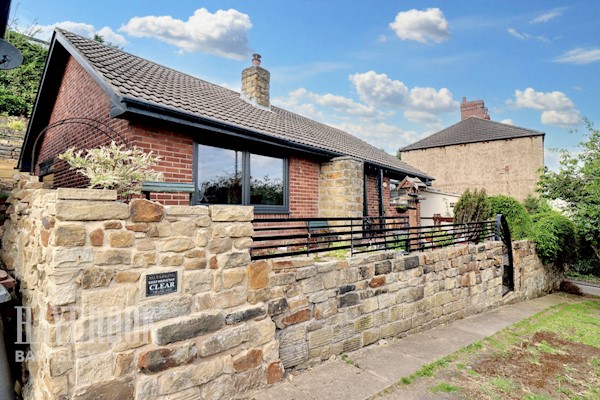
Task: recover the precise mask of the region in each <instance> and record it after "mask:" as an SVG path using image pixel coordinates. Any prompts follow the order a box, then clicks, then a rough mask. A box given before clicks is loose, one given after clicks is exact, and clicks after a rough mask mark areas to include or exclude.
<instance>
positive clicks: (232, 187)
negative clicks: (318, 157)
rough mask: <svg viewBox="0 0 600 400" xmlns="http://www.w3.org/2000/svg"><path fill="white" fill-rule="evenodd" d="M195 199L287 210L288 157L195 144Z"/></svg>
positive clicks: (204, 202)
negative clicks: (196, 185)
mask: <svg viewBox="0 0 600 400" xmlns="http://www.w3.org/2000/svg"><path fill="white" fill-rule="evenodd" d="M197 150H198V152H197V159H198V169H197V179H198V181H197V182H198V193H197V201H196V202H197V203H201V204H240V205H252V206H254V210H255V211H256V212H258V213H261V212H263V213H268V212H287V210H288V196H287V186H288V185H287V183H288V163H287V159H285V158H280V157H272V156H266V155H261V154H255V153H250V152H248V151H241V150H233V149H225V148H220V147H213V146H206V145H202V144H198V148H197Z"/></svg>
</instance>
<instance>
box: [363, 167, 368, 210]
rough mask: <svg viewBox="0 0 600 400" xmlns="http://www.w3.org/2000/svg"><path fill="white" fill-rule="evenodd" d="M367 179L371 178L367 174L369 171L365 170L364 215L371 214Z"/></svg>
mask: <svg viewBox="0 0 600 400" xmlns="http://www.w3.org/2000/svg"><path fill="white" fill-rule="evenodd" d="M367 179H369V177H368V175H367V171H364V172H363V217H367V216H369V195H368V193H367V188H368V187H369V186H368V185H367Z"/></svg>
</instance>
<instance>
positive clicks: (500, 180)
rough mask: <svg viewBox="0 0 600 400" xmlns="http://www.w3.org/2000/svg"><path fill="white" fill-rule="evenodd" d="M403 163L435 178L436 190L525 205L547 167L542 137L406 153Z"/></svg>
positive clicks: (403, 156) (434, 185) (403, 153)
mask: <svg viewBox="0 0 600 400" xmlns="http://www.w3.org/2000/svg"><path fill="white" fill-rule="evenodd" d="M402 161H404V162H406V163H408V164H410V165H412V166H414V167H415V168H418V169H420V170H421V171H424V172H426V173H427V174H429V175H431V176H433V177H435V181H433V187H434V188H436V189H439V190H442V191H447V192H453V193H462V192H463V191H465V190H466V189H482V188H483V189H485V190H486V192H487V194H488V195H496V194H504V195H507V196H512V197H515V198H516V199H518V200H520V201H522V200H524V199H525V198H526V197H527V196H528V195H529V194H533V193H534V191H535V188H536V184H537V181H538V170H539V169H540V168H541V167H543V166H544V141H543V137H542V136H535V137H528V138H520V139H511V140H496V141H492V142H482V143H471V144H464V145H456V146H447V147H435V148H430V149H422V150H412V151H403V152H402Z"/></svg>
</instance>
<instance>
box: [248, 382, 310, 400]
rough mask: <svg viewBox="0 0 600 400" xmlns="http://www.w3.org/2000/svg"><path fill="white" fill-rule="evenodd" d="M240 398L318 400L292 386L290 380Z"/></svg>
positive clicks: (255, 399)
mask: <svg viewBox="0 0 600 400" xmlns="http://www.w3.org/2000/svg"><path fill="white" fill-rule="evenodd" d="M242 399H248V400H250V399H251V400H273V399H281V400H283V399H285V400H318V398H315V397H312V396H310V395H308V394H306V393H304V392H303V391H302V390H300V389H299V388H297V387H296V386H294V385H293V384H292V383H291V382H284V383H281V384H279V385H274V386H272V387H271V388H269V389H268V390H266V391H262V392H258V393H255V394H251V395H248V396H247V397H244V396H242Z"/></svg>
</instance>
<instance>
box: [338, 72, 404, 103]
mask: <svg viewBox="0 0 600 400" xmlns="http://www.w3.org/2000/svg"><path fill="white" fill-rule="evenodd" d="M348 79H350V82H352V84H353V85H354V87H355V88H356V91H357V92H358V96H359V97H360V99H361V100H362V101H364V102H366V103H368V104H379V105H386V106H391V107H398V106H400V105H402V104H404V103H405V102H406V98H407V96H408V94H409V91H408V88H407V87H406V85H405V84H404V83H403V82H401V81H397V80H392V79H390V78H389V77H388V76H387V75H386V74H378V73H376V72H375V71H368V72H365V73H357V74H353V75H350V76H349V77H348Z"/></svg>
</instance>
